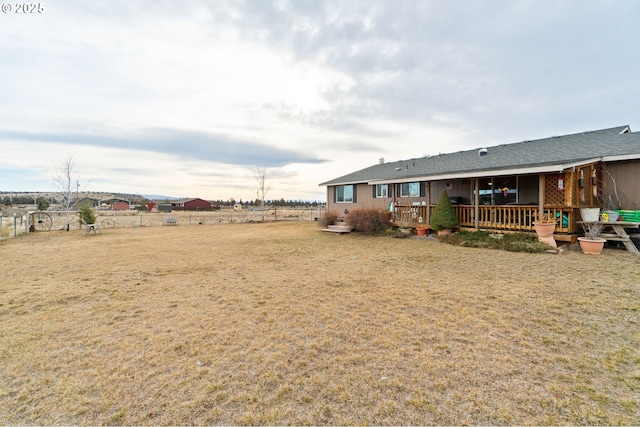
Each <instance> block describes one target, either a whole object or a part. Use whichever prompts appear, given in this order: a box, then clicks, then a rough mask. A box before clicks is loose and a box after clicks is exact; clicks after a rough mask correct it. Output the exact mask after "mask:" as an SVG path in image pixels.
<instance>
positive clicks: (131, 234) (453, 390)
mask: <svg viewBox="0 0 640 427" xmlns="http://www.w3.org/2000/svg"><path fill="white" fill-rule="evenodd" d="M0 262H1V265H2V269H1V271H2V279H1V280H0V331H1V332H2V333H1V334H0V422H1V423H2V424H48V425H49V424H51V425H54V424H55V425H60V424H76V425H87V424H91V425H95V424H127V425H131V424H137V425H159V424H163V425H167V424H172V425H175V424H181V425H185V424H188V425H202V424H263V425H266V424H297V425H300V424H303V425H309V424H316V425H317V424H333V425H335V424H340V425H345V424H346V425H349V424H359V425H361V424H386V425H408V424H421V425H425V424H455V425H458V424H492V425H498V424H526V425H532V424H537V425H540V424H638V422H639V420H640V403H639V400H640V257H638V256H634V255H630V254H629V253H627V252H625V251H622V250H614V249H606V250H605V251H604V253H603V254H602V255H600V256H587V255H583V254H581V253H578V252H568V253H565V254H564V255H562V256H554V255H549V254H541V255H538V254H523V253H508V252H500V251H495V250H486V249H485V250H482V249H471V248H460V247H453V246H449V245H446V244H442V243H439V242H437V241H431V240H425V239H394V238H389V237H371V236H363V235H356V234H351V235H342V236H341V235H328V234H322V233H321V232H320V231H319V230H318V226H317V224H314V223H312V222H305V223H290V222H288V223H287V222H285V223H268V224H226V225H202V226H198V225H193V226H179V227H155V228H147V227H139V228H126V229H124V228H122V229H111V230H103V233H102V234H101V235H97V236H94V235H89V236H87V235H85V234H84V232H83V231H72V232H68V233H65V232H49V233H35V234H30V235H26V236H22V237H18V238H16V239H13V240H9V241H5V242H2V243H1V244H0Z"/></svg>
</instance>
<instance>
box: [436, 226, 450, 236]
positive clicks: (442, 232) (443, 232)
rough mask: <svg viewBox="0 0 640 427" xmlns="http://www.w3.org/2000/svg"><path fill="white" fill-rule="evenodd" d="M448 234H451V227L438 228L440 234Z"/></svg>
mask: <svg viewBox="0 0 640 427" xmlns="http://www.w3.org/2000/svg"><path fill="white" fill-rule="evenodd" d="M447 234H451V229H450V228H445V229H444V230H438V236H446V235H447Z"/></svg>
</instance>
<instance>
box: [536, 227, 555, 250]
mask: <svg viewBox="0 0 640 427" xmlns="http://www.w3.org/2000/svg"><path fill="white" fill-rule="evenodd" d="M533 228H534V229H535V230H536V234H538V240H539V241H540V242H543V243H546V244H547V245H549V246H551V247H552V248H554V249H556V248H557V247H558V245H557V244H556V241H555V239H554V238H553V232H554V231H555V230H556V223H555V222H551V223H546V222H534V223H533Z"/></svg>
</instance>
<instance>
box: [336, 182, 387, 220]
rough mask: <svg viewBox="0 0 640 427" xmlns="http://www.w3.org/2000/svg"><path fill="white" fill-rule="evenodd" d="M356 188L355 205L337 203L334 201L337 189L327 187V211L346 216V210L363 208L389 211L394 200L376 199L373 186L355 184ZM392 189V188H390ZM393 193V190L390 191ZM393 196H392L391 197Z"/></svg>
mask: <svg viewBox="0 0 640 427" xmlns="http://www.w3.org/2000/svg"><path fill="white" fill-rule="evenodd" d="M354 187H355V199H356V201H355V203H342V202H341V203H337V202H335V201H334V200H335V199H336V198H335V191H336V187H334V186H329V187H327V210H328V211H335V212H337V213H338V215H344V214H345V210H347V211H348V210H351V209H355V208H359V207H360V208H361V207H371V208H377V209H388V208H389V203H390V202H391V201H392V200H393V199H392V198H391V197H384V198H374V197H373V188H374V187H373V186H371V185H368V184H354ZM390 187H391V186H390ZM390 191H391V190H390ZM390 196H391V195H390Z"/></svg>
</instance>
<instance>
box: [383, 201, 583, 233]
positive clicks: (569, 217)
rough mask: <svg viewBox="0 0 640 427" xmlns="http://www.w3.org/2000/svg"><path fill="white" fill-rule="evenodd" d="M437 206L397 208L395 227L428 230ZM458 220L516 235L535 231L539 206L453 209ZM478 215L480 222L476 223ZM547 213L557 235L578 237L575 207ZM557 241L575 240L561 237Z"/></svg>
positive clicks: (466, 226)
mask: <svg viewBox="0 0 640 427" xmlns="http://www.w3.org/2000/svg"><path fill="white" fill-rule="evenodd" d="M433 208H434V206H425V205H420V206H414V205H411V206H396V207H395V210H394V217H393V219H392V223H393V225H396V226H400V227H405V226H406V227H411V228H415V227H424V226H425V225H427V224H428V223H429V217H430V215H431V213H432V212H433ZM453 208H454V209H455V211H456V216H457V217H458V221H459V227H460V228H461V229H472V230H495V231H506V232H509V231H513V232H517V231H520V232H533V231H535V230H534V227H533V223H534V221H535V220H536V218H537V217H538V213H539V209H538V206H532V205H502V206H487V205H482V206H478V207H477V208H476V206H474V205H456V206H454V207H453ZM476 212H477V221H476ZM544 213H545V214H547V215H549V216H551V217H555V218H557V220H558V224H557V226H556V234H558V235H559V236H563V235H573V234H577V232H578V231H579V230H578V227H577V224H576V217H575V213H574V209H573V208H567V207H555V206H548V207H545V209H544ZM556 240H567V241H569V240H571V239H570V238H565V239H563V238H558V239H556Z"/></svg>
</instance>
